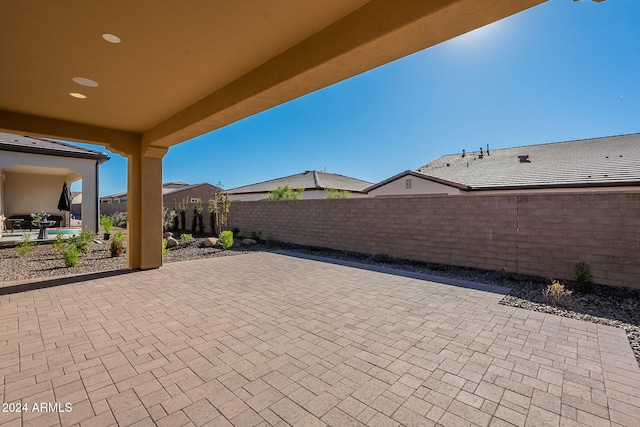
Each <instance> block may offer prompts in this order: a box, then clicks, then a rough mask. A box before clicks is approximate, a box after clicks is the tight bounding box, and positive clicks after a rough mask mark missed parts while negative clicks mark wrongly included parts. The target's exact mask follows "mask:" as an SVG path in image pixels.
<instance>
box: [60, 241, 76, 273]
mask: <svg viewBox="0 0 640 427" xmlns="http://www.w3.org/2000/svg"><path fill="white" fill-rule="evenodd" d="M62 259H63V260H64V265H65V266H67V267H75V266H76V265H78V264H79V263H80V250H79V249H78V247H77V246H76V244H75V243H71V244H70V245H69V246H68V247H67V249H66V250H65V251H64V252H63V253H62Z"/></svg>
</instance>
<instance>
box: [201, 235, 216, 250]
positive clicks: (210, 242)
mask: <svg viewBox="0 0 640 427" xmlns="http://www.w3.org/2000/svg"><path fill="white" fill-rule="evenodd" d="M204 246H205V247H206V248H213V247H215V246H218V239H217V238H215V237H207V238H206V239H204Z"/></svg>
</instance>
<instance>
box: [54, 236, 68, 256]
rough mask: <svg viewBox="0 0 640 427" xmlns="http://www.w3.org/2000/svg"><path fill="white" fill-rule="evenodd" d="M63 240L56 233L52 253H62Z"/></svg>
mask: <svg viewBox="0 0 640 427" xmlns="http://www.w3.org/2000/svg"><path fill="white" fill-rule="evenodd" d="M65 243H66V242H65V240H64V237H62V234H61V233H58V234H57V235H56V240H55V241H54V242H53V250H54V252H57V253H59V254H61V253H62V251H64V247H65Z"/></svg>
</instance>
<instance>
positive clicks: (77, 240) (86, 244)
mask: <svg viewBox="0 0 640 427" xmlns="http://www.w3.org/2000/svg"><path fill="white" fill-rule="evenodd" d="M91 242H93V231H91V230H89V228H87V227H85V228H83V229H82V231H81V232H80V234H78V235H77V236H74V237H72V238H70V239H69V243H70V244H74V245H75V246H76V249H78V250H79V251H80V252H81V253H83V254H86V253H89V248H90V246H91Z"/></svg>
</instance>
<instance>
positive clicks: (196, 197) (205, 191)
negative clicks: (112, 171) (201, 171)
mask: <svg viewBox="0 0 640 427" xmlns="http://www.w3.org/2000/svg"><path fill="white" fill-rule="evenodd" d="M218 191H220V189H219V188H218V187H216V186H215V185H211V184H209V183H206V182H203V183H200V184H187V183H186V182H167V183H164V184H162V202H163V205H165V206H167V207H171V206H172V205H173V203H174V202H175V203H182V202H185V203H187V204H193V203H196V202H202V205H203V206H205V207H206V205H207V204H208V203H209V200H212V199H213V195H214V194H215V193H216V192H218ZM100 210H101V211H102V212H103V213H105V214H112V213H114V212H126V211H127V193H126V192H124V193H116V194H111V195H109V196H104V197H100Z"/></svg>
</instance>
